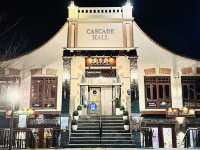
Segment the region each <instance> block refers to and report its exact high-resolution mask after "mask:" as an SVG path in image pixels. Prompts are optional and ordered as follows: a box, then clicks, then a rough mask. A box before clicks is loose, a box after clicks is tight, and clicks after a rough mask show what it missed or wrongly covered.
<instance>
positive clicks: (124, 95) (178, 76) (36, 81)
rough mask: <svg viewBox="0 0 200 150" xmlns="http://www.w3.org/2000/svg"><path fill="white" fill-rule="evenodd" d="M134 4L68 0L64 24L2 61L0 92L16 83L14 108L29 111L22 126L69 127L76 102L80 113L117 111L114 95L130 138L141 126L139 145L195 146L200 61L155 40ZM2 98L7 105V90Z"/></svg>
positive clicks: (199, 106)
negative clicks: (29, 49) (127, 120)
mask: <svg viewBox="0 0 200 150" xmlns="http://www.w3.org/2000/svg"><path fill="white" fill-rule="evenodd" d="M132 8H133V7H132V6H131V5H130V4H128V3H127V4H126V5H125V6H123V7H102V8H101V7H78V6H75V5H74V4H73V3H71V5H70V6H69V7H68V10H69V15H68V16H69V17H68V19H67V21H66V24H65V25H64V26H63V27H62V28H61V29H60V31H59V32H58V33H57V34H56V35H55V36H54V37H52V39H50V40H49V41H48V42H47V43H46V44H44V45H43V46H41V47H40V48H38V49H37V50H35V51H33V52H32V53H30V54H27V55H25V56H22V57H20V58H16V59H13V60H10V61H9V62H6V64H7V65H6V68H5V69H3V70H2V73H1V78H0V81H1V82H0V86H1V87H0V88H1V93H4V92H3V90H5V89H7V87H9V86H10V85H12V84H15V85H18V86H19V87H20V89H21V97H20V100H19V101H18V106H19V108H18V110H24V109H28V108H31V109H32V110H34V115H33V116H32V118H30V119H29V121H28V123H27V127H30V128H36V129H35V130H42V131H41V132H44V129H43V128H60V127H61V126H64V127H68V121H67V120H69V119H70V116H72V114H73V112H74V111H75V110H77V107H78V106H79V105H81V106H82V108H83V110H82V114H81V115H82V116H115V115H116V113H117V112H116V99H117V100H120V105H121V106H124V108H125V110H127V111H128V113H129V116H130V122H131V123H130V125H131V132H132V131H133V132H132V134H133V138H134V134H135V133H138V131H139V133H141V134H139V139H140V140H139V141H140V145H141V146H142V145H143V146H145V145H146V146H148V144H150V146H151V147H154V148H157V147H166V148H168V147H179V146H181V145H182V142H183V141H185V143H186V144H187V142H188V143H189V146H190V147H195V146H197V145H198V143H197V142H195V140H191V139H192V137H193V138H194V139H198V138H199V137H200V136H199V135H200V132H199V130H198V129H199V128H200V119H199V114H200V113H199V112H200V62H199V61H196V60H191V59H188V58H184V57H181V56H177V55H176V54H173V53H171V52H169V51H167V50H166V49H165V48H163V47H161V46H159V45H158V44H157V43H155V42H154V41H152V40H151V39H150V38H149V37H148V35H146V34H145V33H144V32H142V30H141V29H140V28H139V26H138V25H137V24H136V23H135V22H134V18H133V16H132ZM1 103H2V105H1V106H5V107H2V108H1V111H2V112H7V111H8V110H9V107H7V106H8V105H9V104H6V100H5V96H4V97H2V100H1ZM60 117H61V118H62V119H63V120H65V122H64V121H62V119H61V120H60ZM40 121H41V122H40ZM45 121H46V122H45ZM37 132H39V131H37ZM150 135H151V136H150ZM185 135H188V136H187V137H188V139H187V142H186V138H185V139H184V136H185ZM137 136H138V135H137ZM148 136H150V138H151V143H148V141H147V139H148V138H147V137H148ZM41 137H43V138H44V136H41ZM196 141H198V140H196ZM183 146H184V145H183Z"/></svg>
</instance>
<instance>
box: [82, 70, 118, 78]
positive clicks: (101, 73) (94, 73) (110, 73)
mask: <svg viewBox="0 0 200 150" xmlns="http://www.w3.org/2000/svg"><path fill="white" fill-rule="evenodd" d="M85 77H87V78H90V77H91V78H92V77H116V69H86V70H85Z"/></svg>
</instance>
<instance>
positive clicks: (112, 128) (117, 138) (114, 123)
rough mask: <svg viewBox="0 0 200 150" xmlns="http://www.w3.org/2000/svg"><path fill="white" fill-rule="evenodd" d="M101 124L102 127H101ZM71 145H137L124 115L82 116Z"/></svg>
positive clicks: (125, 146) (71, 137)
mask: <svg viewBox="0 0 200 150" xmlns="http://www.w3.org/2000/svg"><path fill="white" fill-rule="evenodd" d="M100 125H101V127H100ZM69 147H76V148H80V147H117V148H119V147H123V148H129V147H135V145H134V144H133V141H132V138H131V133H130V131H125V130H124V127H123V118H122V116H81V117H80V119H79V120H78V130H77V131H72V133H71V136H70V138H69Z"/></svg>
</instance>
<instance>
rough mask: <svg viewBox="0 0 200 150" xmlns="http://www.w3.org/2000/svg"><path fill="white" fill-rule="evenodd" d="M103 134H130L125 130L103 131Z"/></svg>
mask: <svg viewBox="0 0 200 150" xmlns="http://www.w3.org/2000/svg"><path fill="white" fill-rule="evenodd" d="M102 132H103V133H130V132H129V131H126V130H103V131H102Z"/></svg>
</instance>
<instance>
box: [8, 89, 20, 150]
mask: <svg viewBox="0 0 200 150" xmlns="http://www.w3.org/2000/svg"><path fill="white" fill-rule="evenodd" d="M19 88H20V87H19V86H10V87H8V89H7V100H8V101H9V102H10V104H11V116H10V138H9V139H10V141H9V150H11V149H12V141H13V121H14V110H15V104H16V103H17V102H18V101H19V99H20V90H19Z"/></svg>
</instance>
